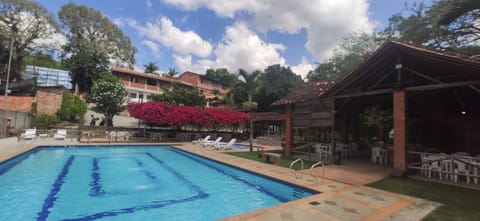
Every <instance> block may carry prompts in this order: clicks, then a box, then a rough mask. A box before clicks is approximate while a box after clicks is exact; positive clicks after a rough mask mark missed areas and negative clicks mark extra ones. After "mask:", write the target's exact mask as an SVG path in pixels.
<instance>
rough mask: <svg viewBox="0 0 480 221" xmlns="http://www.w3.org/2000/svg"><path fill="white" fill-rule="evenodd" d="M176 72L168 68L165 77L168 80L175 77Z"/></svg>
mask: <svg viewBox="0 0 480 221" xmlns="http://www.w3.org/2000/svg"><path fill="white" fill-rule="evenodd" d="M177 74H178V73H177V71H175V68H169V69H168V73H167V76H168V77H169V78H173V77H174V76H175V75H177Z"/></svg>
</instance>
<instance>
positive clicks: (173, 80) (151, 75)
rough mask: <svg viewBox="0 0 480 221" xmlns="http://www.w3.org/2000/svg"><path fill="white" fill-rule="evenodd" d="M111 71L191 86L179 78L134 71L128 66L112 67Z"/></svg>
mask: <svg viewBox="0 0 480 221" xmlns="http://www.w3.org/2000/svg"><path fill="white" fill-rule="evenodd" d="M113 71H115V72H120V73H125V74H131V75H135V76H139V77H144V78H150V79H157V80H160V81H167V82H172V83H177V84H183V85H188V86H191V87H193V85H192V84H190V83H187V82H185V81H181V80H178V79H175V78H166V77H162V76H160V75H158V74H151V73H144V72H141V71H136V70H132V69H128V68H121V67H112V72H113Z"/></svg>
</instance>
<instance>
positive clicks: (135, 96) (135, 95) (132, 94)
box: [128, 93, 137, 98]
mask: <svg viewBox="0 0 480 221" xmlns="http://www.w3.org/2000/svg"><path fill="white" fill-rule="evenodd" d="M128 96H129V97H130V98H137V94H136V93H130V94H129V95H128Z"/></svg>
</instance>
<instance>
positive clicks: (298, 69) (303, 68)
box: [290, 57, 315, 79]
mask: <svg viewBox="0 0 480 221" xmlns="http://www.w3.org/2000/svg"><path fill="white" fill-rule="evenodd" d="M314 68H315V67H314V66H313V64H310V63H308V61H307V59H306V58H305V57H302V61H301V62H300V64H298V65H296V66H291V67H290V69H292V71H293V73H295V74H297V75H300V76H302V78H303V79H305V78H306V77H307V74H308V72H309V71H312V70H313V69H314Z"/></svg>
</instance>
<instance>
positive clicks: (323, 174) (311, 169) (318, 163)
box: [310, 161, 325, 185]
mask: <svg viewBox="0 0 480 221" xmlns="http://www.w3.org/2000/svg"><path fill="white" fill-rule="evenodd" d="M319 165H321V166H322V175H321V176H320V177H321V178H322V184H323V178H324V176H325V163H323V161H319V162H316V163H315V164H313V165H312V166H311V167H310V175H311V176H312V177H313V179H315V185H318V176H315V175H313V168H315V167H317V166H319Z"/></svg>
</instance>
